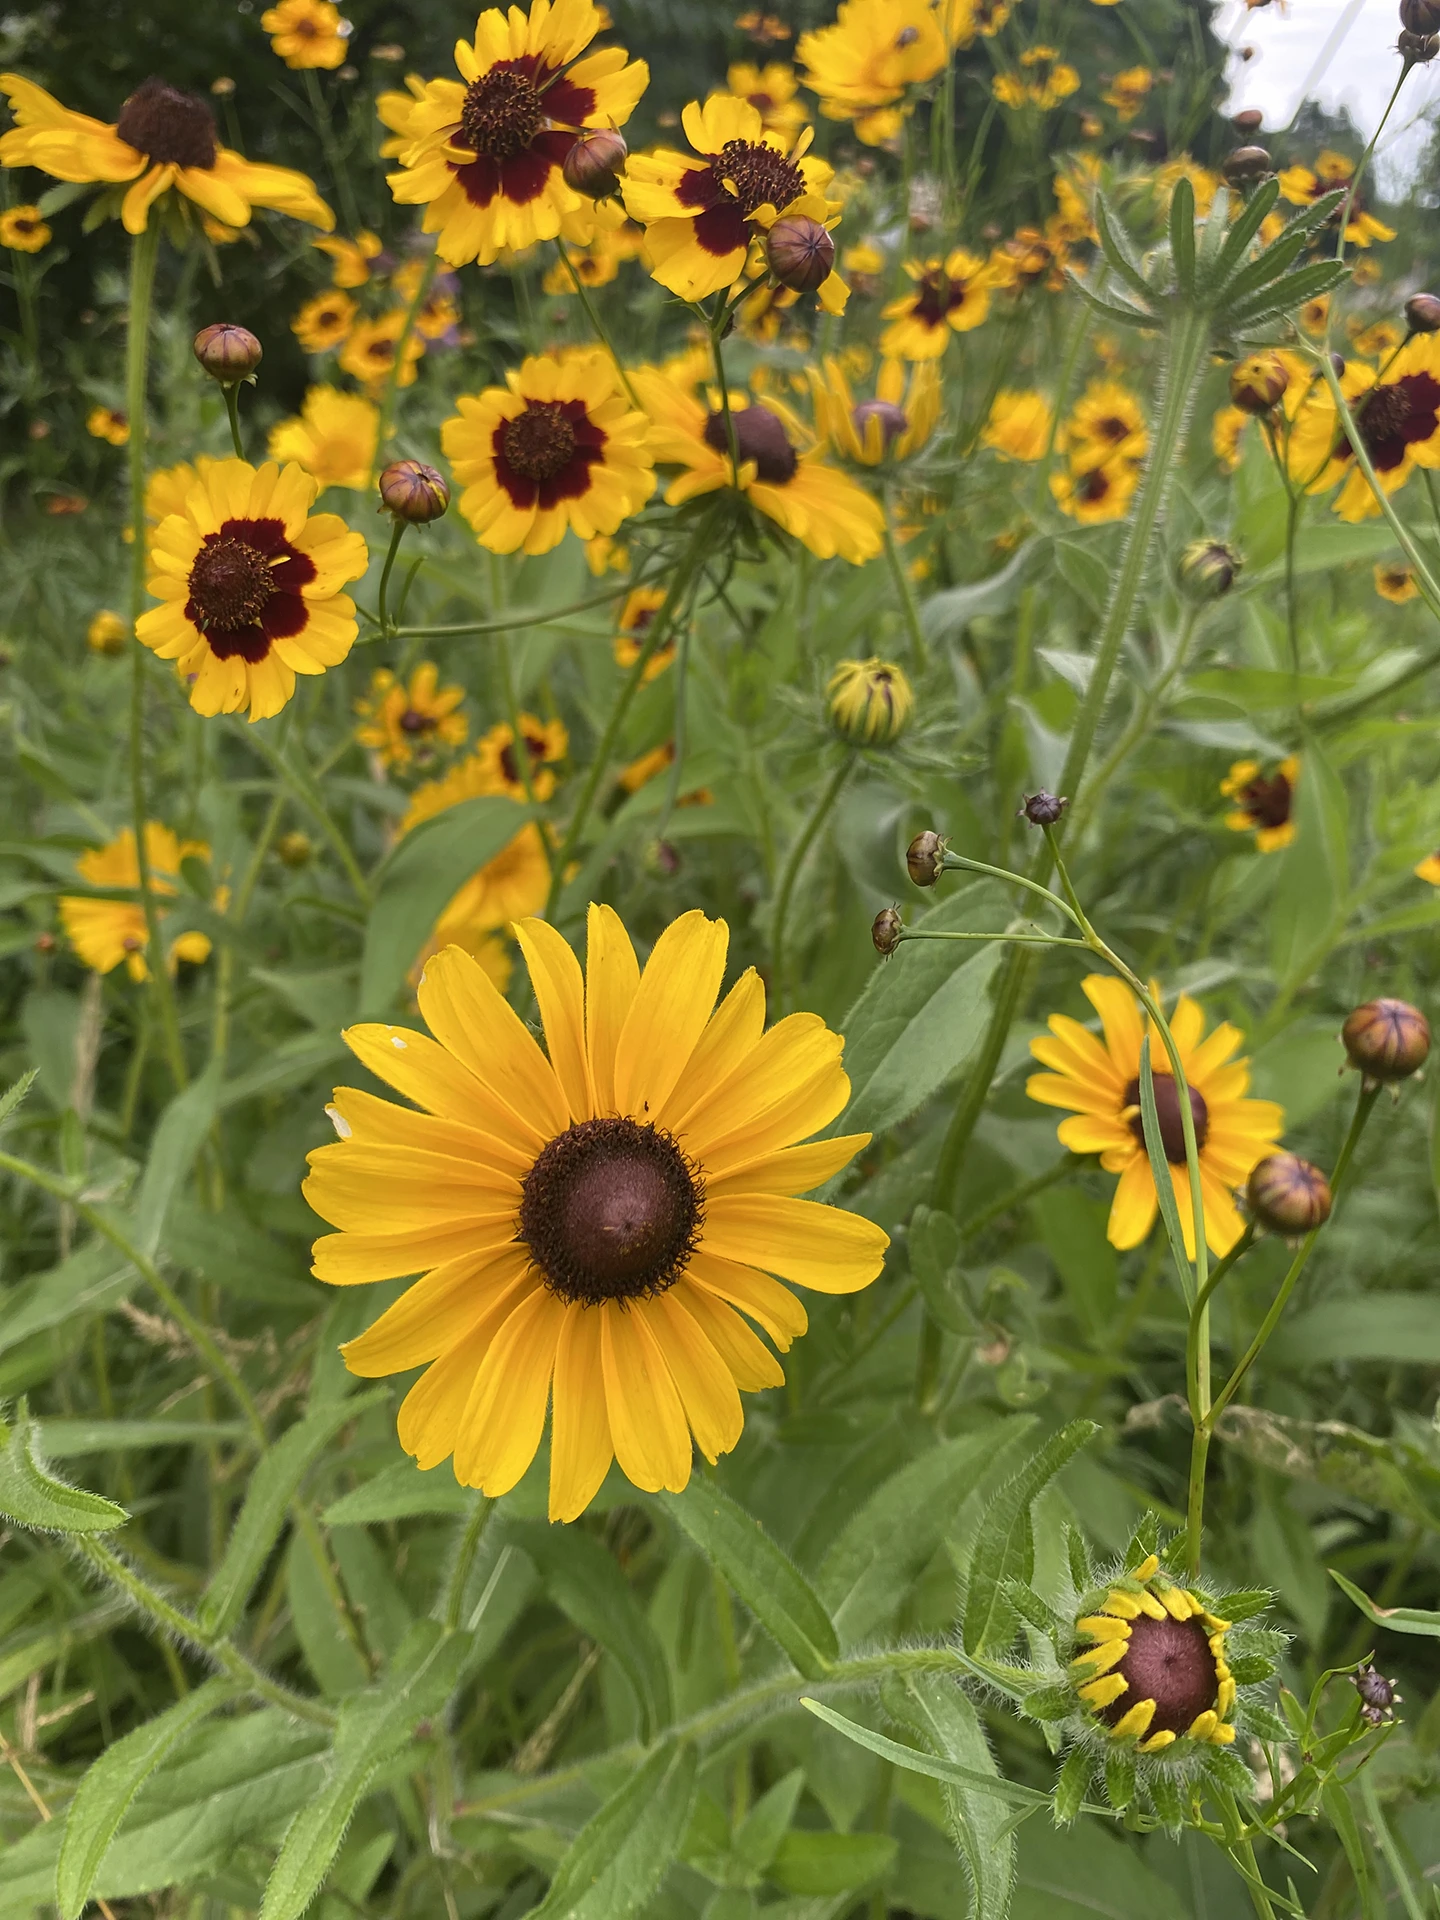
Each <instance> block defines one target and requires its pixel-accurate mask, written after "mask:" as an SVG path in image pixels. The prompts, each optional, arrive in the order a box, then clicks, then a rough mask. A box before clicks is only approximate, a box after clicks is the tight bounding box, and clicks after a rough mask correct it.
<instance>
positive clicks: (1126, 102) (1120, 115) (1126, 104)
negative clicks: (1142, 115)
mask: <svg viewBox="0 0 1440 1920" xmlns="http://www.w3.org/2000/svg"><path fill="white" fill-rule="evenodd" d="M1154 84H1155V76H1154V74H1152V73H1151V71H1150V69H1149V68H1148V67H1126V68H1125V70H1124V71H1123V72H1122V73H1117V74H1116V75H1115V78H1114V79H1113V80H1112V81H1111V82H1110V84H1109V86H1108V87H1107V88H1106V89H1105V91H1104V93H1102V94H1101V96H1100V98H1101V99H1102V100H1103V101H1104V102H1105V104H1106V106H1108V107H1113V108H1114V109H1115V117H1116V119H1117V120H1119V122H1120V123H1121V125H1122V126H1128V125H1129V123H1130V122H1131V121H1132V120H1133V119H1134V118H1135V116H1136V114H1137V113H1139V111H1140V109H1141V107H1142V106H1143V105H1144V104H1145V96H1146V94H1147V93H1149V91H1150V89H1151V87H1153V86H1154Z"/></svg>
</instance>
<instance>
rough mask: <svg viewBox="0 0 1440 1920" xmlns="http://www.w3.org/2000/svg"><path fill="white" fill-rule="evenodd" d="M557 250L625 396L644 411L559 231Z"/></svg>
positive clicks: (639, 410)
mask: <svg viewBox="0 0 1440 1920" xmlns="http://www.w3.org/2000/svg"><path fill="white" fill-rule="evenodd" d="M555 251H556V252H557V253H558V254H559V255H560V258H561V260H562V261H563V262H564V263H565V271H566V273H568V274H569V276H570V282H571V285H572V286H573V287H574V289H575V291H576V293H577V294H578V295H579V297H580V304H581V306H582V307H583V308H584V309H585V318H586V319H587V320H588V321H589V322H590V328H591V331H592V332H593V333H594V335H595V338H596V339H597V340H598V341H599V342H600V344H601V346H602V347H604V349H605V351H606V353H608V354H609V356H610V358H611V359H612V360H613V361H614V363H615V371H616V373H617V374H619V376H620V384H621V386H622V387H624V389H625V397H626V398H627V399H628V400H629V402H630V404H631V406H632V407H634V409H635V411H636V412H637V413H640V412H643V408H642V407H641V405H640V402H639V400H638V399H637V398H636V397H635V389H634V387H632V386H631V384H630V375H629V374H628V373H627V372H626V369H625V363H624V361H623V360H622V359H621V358H620V355H619V354H618V353H617V352H616V350H615V342H614V341H613V340H612V339H611V338H610V334H609V332H608V330H607V328H606V326H605V322H604V321H603V320H602V319H601V318H600V315H599V313H598V312H597V311H596V308H595V303H594V301H593V300H592V299H591V298H590V289H589V288H588V287H587V286H586V284H585V282H584V281H583V280H582V279H581V278H580V274H579V271H578V269H577V268H576V265H575V262H574V261H573V260H572V259H571V258H570V251H569V248H568V247H567V246H566V245H565V242H564V241H563V240H562V239H561V237H560V235H559V234H558V233H557V234H556V236H555Z"/></svg>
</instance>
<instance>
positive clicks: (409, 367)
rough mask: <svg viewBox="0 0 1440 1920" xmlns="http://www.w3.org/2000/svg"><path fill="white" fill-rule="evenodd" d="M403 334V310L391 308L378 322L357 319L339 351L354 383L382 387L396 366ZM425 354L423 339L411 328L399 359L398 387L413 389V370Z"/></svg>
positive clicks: (415, 329)
mask: <svg viewBox="0 0 1440 1920" xmlns="http://www.w3.org/2000/svg"><path fill="white" fill-rule="evenodd" d="M404 331H405V309H404V308H403V307H394V308H392V309H391V311H390V312H389V313H383V314H381V316H380V318H379V319H378V320H357V321H356V322H355V325H354V326H353V327H352V328H351V329H350V332H349V334H348V336H347V337H346V340H345V344H344V346H343V347H342V348H341V349H340V365H341V366H342V367H343V368H344V370H345V372H346V373H348V374H350V375H352V376H353V377H354V378H355V379H356V380H363V381H365V382H366V383H367V384H368V385H369V386H370V387H372V388H377V387H381V386H383V385H384V384H385V382H386V380H387V379H388V378H389V376H390V369H391V368H392V367H393V366H394V364H395V353H396V349H397V348H398V347H399V344H400V336H401V334H402V333H404ZM424 351H425V340H424V336H423V335H422V334H421V332H420V330H419V328H418V327H412V328H411V330H410V337H409V339H408V340H407V341H406V342H405V350H404V352H403V354H402V355H401V359H400V372H399V376H398V384H399V385H400V386H402V387H408V386H412V385H413V384H414V381H415V367H416V363H417V362H418V361H419V359H420V356H421V355H422V354H423V353H424Z"/></svg>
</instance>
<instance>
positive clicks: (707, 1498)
mask: <svg viewBox="0 0 1440 1920" xmlns="http://www.w3.org/2000/svg"><path fill="white" fill-rule="evenodd" d="M657 1498H658V1499H659V1500H660V1502H661V1503H662V1504H663V1506H664V1507H665V1509H666V1511H667V1512H668V1513H670V1514H671V1515H672V1516H673V1517H674V1518H675V1520H677V1521H678V1522H679V1524H680V1526H681V1527H682V1528H683V1529H684V1531H685V1532H686V1533H687V1534H688V1535H689V1536H690V1538H691V1540H693V1541H694V1543H695V1545H696V1546H697V1547H698V1548H699V1549H700V1551H701V1552H702V1553H703V1554H704V1555H705V1557H706V1559H707V1560H708V1561H709V1562H710V1564H711V1565H712V1566H713V1567H715V1568H716V1569H717V1571H718V1572H719V1573H720V1574H721V1575H722V1577H723V1578H724V1579H725V1580H726V1581H727V1582H728V1583H729V1585H730V1586H731V1587H733V1588H734V1590H735V1592H736V1593H737V1594H738V1595H739V1597H740V1599H741V1600H743V1601H744V1602H745V1605H746V1606H747V1607H748V1608H749V1609H750V1611H751V1612H752V1613H753V1614H754V1615H755V1618H756V1619H757V1620H758V1621H759V1622H760V1624H761V1626H762V1627H764V1629H765V1631H766V1632H767V1633H768V1634H769V1635H770V1637H771V1638H772V1639H773V1640H774V1641H775V1643H776V1645H777V1646H779V1647H780V1649H781V1650H782V1652H784V1653H786V1654H788V1655H789V1657H790V1659H791V1661H792V1662H793V1663H794V1665H795V1667H796V1668H797V1670H798V1671H799V1672H801V1673H803V1674H804V1675H805V1677H806V1679H807V1680H818V1679H821V1678H822V1677H823V1676H824V1674H825V1673H826V1672H827V1671H828V1670H829V1667H830V1665H831V1663H832V1662H833V1661H834V1660H835V1659H837V1658H838V1656H839V1653H840V1645H839V1642H838V1641H837V1639H836V1637H835V1628H834V1626H833V1625H832V1624H831V1620H830V1616H829V1614H828V1613H826V1611H825V1609H824V1607H823V1606H822V1605H821V1603H820V1601H819V1599H818V1598H817V1597H816V1594H815V1592H814V1589H813V1588H812V1587H811V1586H810V1583H809V1582H808V1581H807V1580H806V1578H805V1576H804V1575H803V1574H802V1573H801V1572H800V1570H799V1568H798V1567H796V1565H795V1563H794V1562H793V1561H792V1560H791V1559H789V1558H788V1556H787V1555H786V1554H784V1553H782V1551H781V1550H780V1548H779V1547H777V1546H776V1544H775V1542H774V1541H773V1540H772V1539H771V1538H770V1536H769V1535H768V1534H767V1533H766V1532H765V1530H764V1528H763V1527H762V1526H761V1525H760V1522H759V1521H758V1520H753V1519H752V1518H751V1517H750V1515H749V1514H748V1513H746V1511H745V1509H744V1508H743V1507H741V1506H737V1505H736V1503H735V1502H734V1501H733V1500H732V1499H731V1498H730V1497H729V1495H728V1494H724V1493H721V1491H720V1489H719V1488H718V1487H715V1486H712V1485H711V1484H710V1483H709V1482H708V1481H706V1480H703V1479H701V1478H700V1477H699V1476H698V1475H697V1476H696V1477H695V1478H694V1479H692V1480H691V1482H690V1484H689V1486H688V1487H687V1488H686V1489H685V1491H684V1493H665V1494H660V1495H658V1496H657Z"/></svg>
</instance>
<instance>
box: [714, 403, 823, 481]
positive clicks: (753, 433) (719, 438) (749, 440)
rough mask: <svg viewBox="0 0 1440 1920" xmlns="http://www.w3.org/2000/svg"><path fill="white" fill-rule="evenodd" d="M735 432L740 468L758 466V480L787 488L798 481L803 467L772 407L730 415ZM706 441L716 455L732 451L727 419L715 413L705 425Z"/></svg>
mask: <svg viewBox="0 0 1440 1920" xmlns="http://www.w3.org/2000/svg"><path fill="white" fill-rule="evenodd" d="M730 424H731V426H732V427H733V429H734V432H735V450H736V452H737V453H738V454H739V455H740V464H741V465H742V466H743V465H744V464H745V462H746V461H747V460H753V461H754V462H755V477H756V478H757V479H758V480H767V481H769V482H770V483H771V485H772V486H773V485H780V486H783V485H784V483H785V482H786V481H787V480H793V479H794V478H795V469H796V467H797V466H798V465H799V464H800V463H799V461H798V459H797V458H796V455H795V449H794V448H793V447H792V446H791V444H790V438H789V435H788V434H787V433H786V431H785V428H784V426H783V425H782V424H781V422H780V421H779V420H778V419H777V417H776V416H775V415H774V414H773V413H771V411H770V409H769V408H768V407H740V408H737V409H736V410H735V411H733V412H732V413H731V415H730ZM704 440H705V444H706V446H707V447H710V448H713V450H714V451H715V452H716V453H728V452H729V451H730V436H729V434H727V432H726V431H725V415H724V414H723V413H712V414H711V415H710V416H709V417H708V419H707V420H706V422H705V430H704Z"/></svg>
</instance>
